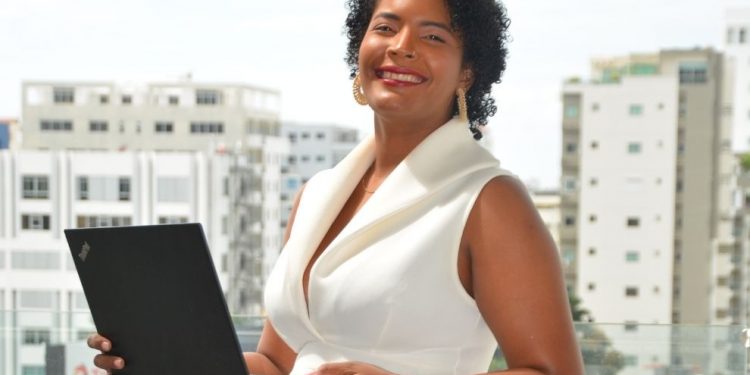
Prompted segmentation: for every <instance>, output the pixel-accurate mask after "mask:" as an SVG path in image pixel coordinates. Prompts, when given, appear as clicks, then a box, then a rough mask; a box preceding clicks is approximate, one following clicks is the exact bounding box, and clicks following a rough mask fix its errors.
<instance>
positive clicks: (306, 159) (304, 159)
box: [302, 155, 310, 163]
mask: <svg viewBox="0 0 750 375" xmlns="http://www.w3.org/2000/svg"><path fill="white" fill-rule="evenodd" d="M309 161H310V156H309V155H302V162H303V163H307V162H309Z"/></svg>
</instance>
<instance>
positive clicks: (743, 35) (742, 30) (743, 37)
mask: <svg viewBox="0 0 750 375" xmlns="http://www.w3.org/2000/svg"><path fill="white" fill-rule="evenodd" d="M737 39H738V40H737V42H738V43H740V44H745V42H746V41H747V29H745V28H744V27H743V28H740V33H739V37H738V38H737Z"/></svg>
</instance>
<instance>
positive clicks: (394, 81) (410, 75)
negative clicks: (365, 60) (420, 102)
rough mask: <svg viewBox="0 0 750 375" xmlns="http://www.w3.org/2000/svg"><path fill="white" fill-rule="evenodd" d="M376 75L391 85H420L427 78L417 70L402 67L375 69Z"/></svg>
mask: <svg viewBox="0 0 750 375" xmlns="http://www.w3.org/2000/svg"><path fill="white" fill-rule="evenodd" d="M375 76H377V77H378V78H380V79H381V80H383V83H385V84H387V85H391V86H410V85H418V84H420V83H422V82H424V81H426V80H427V78H425V77H423V76H421V75H420V74H418V73H417V72H415V71H413V70H411V69H406V68H401V67H384V68H380V69H376V70H375Z"/></svg>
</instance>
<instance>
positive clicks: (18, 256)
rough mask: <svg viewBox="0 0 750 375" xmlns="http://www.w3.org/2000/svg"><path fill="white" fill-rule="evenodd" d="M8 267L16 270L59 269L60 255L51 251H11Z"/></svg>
mask: <svg viewBox="0 0 750 375" xmlns="http://www.w3.org/2000/svg"><path fill="white" fill-rule="evenodd" d="M10 267H11V268H12V269H17V270H59V269H60V256H59V253H57V252H52V251H12V252H11V253H10Z"/></svg>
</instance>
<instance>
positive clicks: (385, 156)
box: [369, 115, 449, 185]
mask: <svg viewBox="0 0 750 375" xmlns="http://www.w3.org/2000/svg"><path fill="white" fill-rule="evenodd" d="M448 120H449V118H445V119H431V120H404V119H399V120H392V119H387V118H383V117H382V116H378V115H375V121H374V122H375V161H374V163H373V170H372V171H371V174H370V178H369V180H370V181H372V183H373V184H375V185H380V182H382V181H383V180H384V179H385V178H386V177H387V176H388V175H389V174H390V173H391V171H393V170H394V169H395V168H396V166H397V165H398V164H399V163H401V161H402V160H404V159H405V158H406V156H407V155H409V153H410V152H411V151H412V150H413V149H414V148H415V147H417V145H419V144H420V143H421V142H422V141H423V140H424V139H425V138H426V137H427V136H428V135H430V133H432V132H433V131H435V129H437V128H439V127H440V126H442V125H443V124H445V123H446V122H448Z"/></svg>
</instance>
